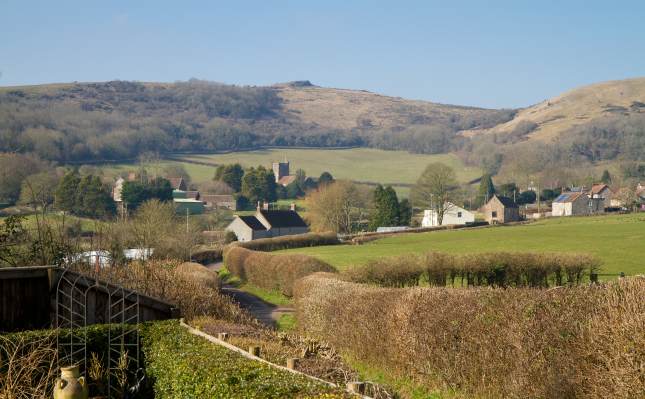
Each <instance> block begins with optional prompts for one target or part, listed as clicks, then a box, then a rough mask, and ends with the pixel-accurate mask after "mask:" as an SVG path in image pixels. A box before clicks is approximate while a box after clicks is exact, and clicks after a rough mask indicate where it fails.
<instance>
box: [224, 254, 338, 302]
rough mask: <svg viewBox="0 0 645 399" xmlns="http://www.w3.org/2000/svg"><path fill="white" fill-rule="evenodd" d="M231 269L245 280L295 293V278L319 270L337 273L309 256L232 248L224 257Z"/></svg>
mask: <svg viewBox="0 0 645 399" xmlns="http://www.w3.org/2000/svg"><path fill="white" fill-rule="evenodd" d="M224 261H225V264H226V267H227V268H228V270H229V271H230V272H231V273H232V274H233V275H235V276H237V277H238V278H240V279H241V280H243V281H248V282H249V283H251V284H253V285H255V286H257V287H260V288H265V289H268V290H274V291H278V292H281V293H282V294H284V295H286V296H289V297H290V296H292V294H293V285H294V283H295V282H296V280H298V279H300V278H302V277H304V276H307V275H309V274H312V273H316V272H334V271H335V270H336V269H334V268H333V267H332V266H330V265H328V264H327V263H325V262H323V261H320V260H318V259H316V258H312V257H310V256H306V255H297V254H296V255H272V254H268V253H266V252H257V251H251V250H248V249H245V248H240V247H233V248H231V249H230V250H228V251H227V252H226V254H225V258H224Z"/></svg>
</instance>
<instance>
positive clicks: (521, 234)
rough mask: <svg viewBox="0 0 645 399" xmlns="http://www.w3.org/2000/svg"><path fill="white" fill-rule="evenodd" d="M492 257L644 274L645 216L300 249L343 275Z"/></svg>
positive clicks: (560, 220)
mask: <svg viewBox="0 0 645 399" xmlns="http://www.w3.org/2000/svg"><path fill="white" fill-rule="evenodd" d="M431 250H436V251H445V252H452V253H468V252H473V253H476V252H487V251H534V252H581V253H589V254H593V255H596V256H597V257H598V258H599V259H600V260H601V261H602V262H603V264H602V267H601V273H619V272H625V273H626V274H628V275H633V274H643V273H645V258H644V257H643V256H644V255H645V214H631V215H612V216H598V217H578V218H552V219H547V220H543V221H539V222H535V223H532V224H528V225H516V226H501V227H491V228H480V229H472V230H446V231H437V232H429V233H418V234H403V235H398V236H394V237H390V238H385V239H382V240H377V241H374V242H371V243H368V244H365V245H360V246H354V245H352V246H350V245H342V246H325V247H311V248H299V249H293V250H288V251H283V252H297V253H304V254H308V255H313V256H316V257H318V258H320V259H322V260H324V261H326V262H328V263H330V264H332V265H334V266H335V267H336V268H338V269H345V268H348V267H351V266H352V265H360V264H364V263H365V262H367V261H368V260H370V259H377V258H382V257H388V256H395V255H403V254H408V253H420V252H425V251H431Z"/></svg>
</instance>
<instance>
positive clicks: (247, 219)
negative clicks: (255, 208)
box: [238, 216, 266, 230]
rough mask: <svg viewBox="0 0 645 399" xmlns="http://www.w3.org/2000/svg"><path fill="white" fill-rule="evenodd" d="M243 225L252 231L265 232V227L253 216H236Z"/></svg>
mask: <svg viewBox="0 0 645 399" xmlns="http://www.w3.org/2000/svg"><path fill="white" fill-rule="evenodd" d="M238 217H239V218H240V219H241V220H242V221H243V222H244V224H246V225H247V226H249V227H250V228H251V229H253V230H266V227H264V225H263V224H262V223H260V221H259V220H258V218H256V217H255V216H238Z"/></svg>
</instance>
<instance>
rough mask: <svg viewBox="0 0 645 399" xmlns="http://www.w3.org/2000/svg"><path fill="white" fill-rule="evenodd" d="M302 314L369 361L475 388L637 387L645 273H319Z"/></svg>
mask: <svg viewBox="0 0 645 399" xmlns="http://www.w3.org/2000/svg"><path fill="white" fill-rule="evenodd" d="M294 297H295V299H296V312H297V318H298V322H299V323H298V324H299V326H300V328H301V329H303V332H304V333H306V334H309V335H310V336H312V337H313V338H316V339H319V340H323V341H326V342H328V343H329V344H330V345H332V346H333V347H335V348H336V349H337V350H340V351H343V352H344V353H346V354H348V355H350V356H351V357H352V358H355V359H357V360H359V361H361V362H364V363H365V364H369V365H370V366H373V367H376V368H379V369H381V370H388V373H390V374H392V375H393V376H399V377H410V378H411V379H412V380H413V381H415V382H417V383H419V384H421V385H424V386H426V387H427V388H430V389H442V390H444V389H445V390H449V391H450V390H457V391H459V392H463V393H464V394H466V395H471V396H476V397H505V398H544V397H559V398H560V397H562V398H564V397H567V398H573V397H585V398H608V397H625V398H627V397H638V395H640V393H642V392H644V391H645V379H644V378H643V375H642V364H643V361H644V360H645V335H643V333H642V326H643V325H645V278H625V279H621V280H619V281H614V282H610V283H603V284H592V285H587V286H578V287H572V288H565V287H562V288H559V289H550V290H539V289H533V288H469V289H460V288H434V287H427V288H419V287H415V288H382V287H374V286H367V285H364V284H358V283H352V282H347V281H342V280H340V279H339V278H338V276H335V275H329V274H314V275H311V276H307V277H305V278H303V279H301V280H300V281H299V282H298V283H297V284H296V287H295V289H294Z"/></svg>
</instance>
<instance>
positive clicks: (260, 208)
mask: <svg viewBox="0 0 645 399" xmlns="http://www.w3.org/2000/svg"><path fill="white" fill-rule="evenodd" d="M255 209H256V210H257V211H258V212H260V211H261V210H262V205H261V203H260V201H258V206H257V208H255Z"/></svg>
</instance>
